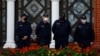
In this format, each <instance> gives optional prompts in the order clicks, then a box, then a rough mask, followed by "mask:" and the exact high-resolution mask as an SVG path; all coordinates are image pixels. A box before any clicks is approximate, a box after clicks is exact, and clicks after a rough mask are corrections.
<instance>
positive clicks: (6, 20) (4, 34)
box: [0, 0, 100, 48]
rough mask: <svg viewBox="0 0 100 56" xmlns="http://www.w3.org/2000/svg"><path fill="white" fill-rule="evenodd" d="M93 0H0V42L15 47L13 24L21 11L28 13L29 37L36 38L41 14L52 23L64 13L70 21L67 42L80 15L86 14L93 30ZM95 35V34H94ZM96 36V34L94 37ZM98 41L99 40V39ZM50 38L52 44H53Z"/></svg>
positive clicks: (70, 38) (94, 21) (94, 22)
mask: <svg viewBox="0 0 100 56" xmlns="http://www.w3.org/2000/svg"><path fill="white" fill-rule="evenodd" d="M94 3H95V2H94V1H93V0H0V5H2V6H0V12H1V13H0V43H1V46H3V47H4V48H7V47H12V48H15V47H16V44H15V40H16V38H15V37H16V36H15V25H16V22H17V21H19V20H20V16H21V14H22V13H25V14H27V15H28V18H29V19H28V21H29V22H30V23H31V26H32V29H33V33H32V35H31V37H32V38H33V39H34V38H36V35H35V32H34V31H35V28H36V25H37V24H38V23H39V22H40V20H41V19H42V15H43V14H44V13H47V14H48V15H49V22H50V23H51V24H53V23H54V21H55V20H57V19H58V18H59V15H60V13H62V12H63V13H65V15H66V19H68V20H69V21H70V23H71V29H72V31H71V34H70V36H69V42H72V41H73V35H74V34H73V32H74V30H75V27H76V25H77V23H79V20H80V17H81V16H83V15H86V17H87V21H88V22H90V23H91V24H92V26H93V28H94V30H95V28H96V27H95V26H96V20H95V19H96V18H94V17H95V16H94V14H95V12H94V5H95V4H94ZM96 31H97V30H95V34H96ZM96 35H97V34H96ZM97 38H98V37H97V36H96V39H97ZM99 41H100V40H99ZM53 42H54V41H53V40H52V44H51V45H54V44H53Z"/></svg>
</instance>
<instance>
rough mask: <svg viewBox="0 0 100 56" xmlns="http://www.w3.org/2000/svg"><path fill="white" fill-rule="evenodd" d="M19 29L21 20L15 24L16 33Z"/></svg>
mask: <svg viewBox="0 0 100 56" xmlns="http://www.w3.org/2000/svg"><path fill="white" fill-rule="evenodd" d="M18 31H19V22H17V23H16V26H15V32H16V35H18Z"/></svg>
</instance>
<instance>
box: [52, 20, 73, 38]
mask: <svg viewBox="0 0 100 56" xmlns="http://www.w3.org/2000/svg"><path fill="white" fill-rule="evenodd" d="M52 31H53V33H54V40H57V39H65V38H67V39H68V36H69V34H70V31H71V27H70V23H69V21H68V20H64V21H60V20H56V21H55V23H54V25H53V27H52Z"/></svg>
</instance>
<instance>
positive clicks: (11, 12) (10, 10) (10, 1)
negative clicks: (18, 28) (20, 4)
mask: <svg viewBox="0 0 100 56" xmlns="http://www.w3.org/2000/svg"><path fill="white" fill-rule="evenodd" d="M14 17H15V0H7V39H6V43H5V44H4V46H3V48H16V44H15V41H14V21H15V20H14V19H15V18H14Z"/></svg>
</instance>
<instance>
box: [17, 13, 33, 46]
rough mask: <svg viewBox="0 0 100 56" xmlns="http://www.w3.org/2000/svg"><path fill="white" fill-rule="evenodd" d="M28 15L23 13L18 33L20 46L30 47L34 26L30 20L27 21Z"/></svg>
mask: <svg viewBox="0 0 100 56" xmlns="http://www.w3.org/2000/svg"><path fill="white" fill-rule="evenodd" d="M27 19H28V18H27V15H26V14H22V15H21V21H19V22H17V25H16V34H17V36H18V44H17V47H18V48H23V47H28V46H29V45H30V35H31V33H32V28H31V25H30V23H29V22H27Z"/></svg>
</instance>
